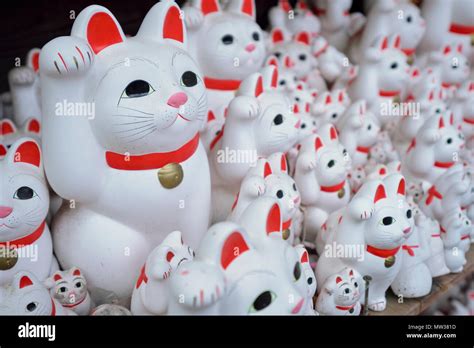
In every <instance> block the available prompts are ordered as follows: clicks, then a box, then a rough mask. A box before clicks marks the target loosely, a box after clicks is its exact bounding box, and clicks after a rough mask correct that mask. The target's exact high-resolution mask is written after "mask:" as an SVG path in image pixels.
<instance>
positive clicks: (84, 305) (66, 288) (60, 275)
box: [44, 267, 94, 315]
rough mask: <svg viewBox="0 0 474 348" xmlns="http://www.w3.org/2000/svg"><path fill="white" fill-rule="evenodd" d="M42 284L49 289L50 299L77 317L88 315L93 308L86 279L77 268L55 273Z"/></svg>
mask: <svg viewBox="0 0 474 348" xmlns="http://www.w3.org/2000/svg"><path fill="white" fill-rule="evenodd" d="M44 283H45V286H46V287H47V288H48V289H50V294H51V297H52V298H54V299H55V300H57V301H58V302H59V303H60V304H61V305H62V306H63V307H64V308H67V309H70V310H72V311H73V312H75V313H76V314H77V315H89V313H90V312H91V310H92V308H93V307H94V302H93V301H92V299H91V296H90V294H89V291H88V290H87V281H86V278H84V276H83V275H82V273H81V270H80V269H79V268H77V267H73V268H71V269H69V270H67V271H56V272H54V273H53V275H52V276H51V277H49V278H48V279H46V281H45V282H44Z"/></svg>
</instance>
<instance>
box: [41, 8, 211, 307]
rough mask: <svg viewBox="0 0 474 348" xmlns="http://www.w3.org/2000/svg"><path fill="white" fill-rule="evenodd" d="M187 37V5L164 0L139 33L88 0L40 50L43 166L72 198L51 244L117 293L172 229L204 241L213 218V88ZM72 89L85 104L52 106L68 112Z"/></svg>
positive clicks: (128, 287) (67, 261)
mask: <svg viewBox="0 0 474 348" xmlns="http://www.w3.org/2000/svg"><path fill="white" fill-rule="evenodd" d="M186 43H187V40H186V28H185V27H184V22H183V19H182V16H181V10H180V8H179V7H178V6H177V5H176V3H174V2H173V1H162V2H159V3H157V4H156V5H155V6H153V7H152V8H151V9H150V11H149V12H148V14H147V15H146V17H145V18H144V20H143V22H142V25H141V27H140V30H139V31H138V33H137V35H136V36H134V37H126V36H125V35H124V33H123V31H122V29H121V27H120V25H119V24H118V22H117V20H116V19H115V17H114V16H113V15H112V14H111V13H110V11H109V10H107V9H106V8H104V7H101V6H96V5H94V6H89V7H87V8H86V9H84V10H83V11H82V12H81V13H80V14H79V15H78V16H77V18H76V20H75V22H74V25H73V28H72V32H71V36H64V37H59V38H56V39H54V40H52V41H50V42H49V43H48V44H46V46H44V47H43V49H42V51H41V56H40V71H41V76H40V78H41V86H42V98H43V99H42V101H43V103H42V105H43V108H44V118H43V131H44V132H43V133H44V138H43V145H44V149H45V162H46V163H47V165H46V166H45V168H46V171H47V176H48V180H49V183H50V184H51V187H52V188H53V190H54V191H55V192H57V193H58V195H59V196H61V197H62V198H64V199H67V200H70V204H69V205H63V207H62V209H61V210H60V211H59V212H58V213H57V214H56V216H55V225H54V229H53V234H54V242H55V252H56V255H57V256H58V258H59V259H60V263H61V265H62V266H63V267H66V268H68V267H73V266H77V267H79V268H80V269H81V271H82V272H83V273H84V275H85V276H86V278H87V281H88V283H89V284H90V286H91V288H94V289H98V290H100V291H103V292H107V293H109V294H111V295H113V296H116V297H117V298H118V299H119V300H120V301H121V300H123V301H128V300H129V298H130V296H131V294H132V291H133V287H134V284H135V274H137V273H138V272H139V271H140V268H141V267H142V266H143V263H144V262H145V258H146V255H148V254H149V253H150V252H151V250H152V248H153V246H156V245H158V244H159V243H161V242H162V240H163V239H164V237H166V235H167V234H168V233H169V231H174V230H179V231H181V232H182V233H183V237H184V238H185V239H186V240H187V241H188V243H189V244H190V245H191V246H197V245H198V244H199V241H200V239H201V236H202V234H203V233H204V232H205V231H206V230H207V227H208V224H209V212H210V176H209V168H208V165H207V157H206V151H205V149H204V147H203V146H202V144H201V142H200V140H199V130H200V127H201V124H202V122H203V121H204V118H205V117H206V112H207V105H206V89H205V85H204V82H203V77H202V76H201V74H200V72H199V69H198V66H197V64H196V63H195V62H194V61H193V59H192V58H191V57H190V55H189V53H188V52H187V50H186ZM64 100H66V101H67V102H68V103H72V104H73V105H81V106H83V105H86V106H88V107H82V108H80V110H79V108H72V109H73V111H74V113H73V115H69V113H67V115H62V114H61V117H59V116H56V115H57V113H58V112H63V113H64V112H68V110H69V108H68V107H65V108H63V110H61V106H62V104H63V102H64ZM58 103H59V104H58ZM58 106H59V108H58ZM91 106H93V107H91ZM81 110H82V111H81ZM84 110H87V112H86V111H84ZM73 116H74V117H73ZM65 147H67V148H68V155H67V156H65V154H64V151H63V150H64V148H65ZM92 178H93V179H92ZM196 182H199V185H196ZM145 202H146V203H145ZM72 208H74V209H72ZM77 221H81V223H80V224H79V223H76V222H77ZM84 240H94V241H95V242H94V243H92V244H90V243H89V244H87V245H86V244H84V243H83V242H82V241H84ZM98 265H101V266H100V267H99V266H98ZM94 293H96V292H95V291H94V292H93V294H94Z"/></svg>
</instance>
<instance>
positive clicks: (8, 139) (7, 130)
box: [0, 118, 41, 149]
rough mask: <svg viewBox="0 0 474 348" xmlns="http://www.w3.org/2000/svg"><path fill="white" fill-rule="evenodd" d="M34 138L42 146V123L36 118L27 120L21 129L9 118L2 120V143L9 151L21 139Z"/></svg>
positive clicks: (0, 134)
mask: <svg viewBox="0 0 474 348" xmlns="http://www.w3.org/2000/svg"><path fill="white" fill-rule="evenodd" d="M24 137H27V138H32V139H34V140H35V141H36V142H37V143H38V144H41V122H40V121H39V120H38V119H36V118H29V119H27V120H26V121H25V122H24V123H23V126H22V127H21V128H18V127H17V126H16V124H15V123H14V122H13V121H12V120H10V119H9V118H5V119H3V120H0V143H2V144H3V145H4V146H5V147H6V148H7V149H9V148H10V146H12V144H13V143H14V142H15V141H17V140H18V139H20V138H24Z"/></svg>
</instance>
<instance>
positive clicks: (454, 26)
mask: <svg viewBox="0 0 474 348" xmlns="http://www.w3.org/2000/svg"><path fill="white" fill-rule="evenodd" d="M449 31H450V32H451V33H454V34H461V35H471V34H474V26H470V25H464V24H459V23H451V26H450V27H449Z"/></svg>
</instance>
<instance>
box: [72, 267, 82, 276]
mask: <svg viewBox="0 0 474 348" xmlns="http://www.w3.org/2000/svg"><path fill="white" fill-rule="evenodd" d="M71 271H72V272H71V273H72V275H73V276H75V277H80V276H82V274H81V270H80V269H79V268H77V267H73V268H72V269H71Z"/></svg>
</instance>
